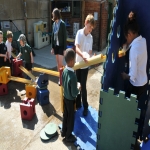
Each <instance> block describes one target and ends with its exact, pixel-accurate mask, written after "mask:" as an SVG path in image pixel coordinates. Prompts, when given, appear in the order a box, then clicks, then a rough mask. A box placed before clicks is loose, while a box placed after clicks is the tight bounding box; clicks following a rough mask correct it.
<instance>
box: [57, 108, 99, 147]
mask: <svg viewBox="0 0 150 150" xmlns="http://www.w3.org/2000/svg"><path fill="white" fill-rule="evenodd" d="M88 110H89V112H88V115H87V116H86V117H84V116H83V115H82V112H83V107H82V108H80V109H79V110H77V111H76V113H75V123H74V131H73V134H74V135H75V136H76V137H77V141H76V142H75V143H74V144H75V145H76V146H79V147H80V150H96V142H97V127H98V112H97V111H96V110H95V109H93V108H92V107H90V106H89V107H88ZM59 127H60V128H62V125H60V126H59Z"/></svg>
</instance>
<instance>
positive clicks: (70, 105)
mask: <svg viewBox="0 0 150 150" xmlns="http://www.w3.org/2000/svg"><path fill="white" fill-rule="evenodd" d="M65 103H66V108H67V113H68V114H67V132H66V139H68V138H69V137H70V136H72V131H73V128H74V103H75V101H74V100H66V99H65Z"/></svg>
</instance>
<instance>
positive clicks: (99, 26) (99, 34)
mask: <svg viewBox="0 0 150 150" xmlns="http://www.w3.org/2000/svg"><path fill="white" fill-rule="evenodd" d="M101 6H102V8H101ZM105 6H106V5H105V3H102V4H100V2H94V1H92V2H90V1H87V2H85V18H86V16H87V15H88V14H89V13H91V14H93V15H94V12H98V20H97V21H96V27H95V29H94V30H93V32H92V35H93V50H97V51H101V50H103V48H105V46H106V38H107V37H106V35H107V19H108V12H107V10H106V9H105ZM100 9H101V10H100ZM100 11H101V15H100Z"/></svg>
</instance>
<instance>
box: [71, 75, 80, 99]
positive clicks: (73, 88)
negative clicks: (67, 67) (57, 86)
mask: <svg viewBox="0 0 150 150" xmlns="http://www.w3.org/2000/svg"><path fill="white" fill-rule="evenodd" d="M78 93H79V89H78V88H77V78H76V76H75V77H74V78H72V79H71V95H72V97H77V95H78Z"/></svg>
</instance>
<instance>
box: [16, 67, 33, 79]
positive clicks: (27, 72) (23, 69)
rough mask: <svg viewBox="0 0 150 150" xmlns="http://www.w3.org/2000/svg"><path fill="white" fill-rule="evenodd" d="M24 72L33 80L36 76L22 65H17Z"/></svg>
mask: <svg viewBox="0 0 150 150" xmlns="http://www.w3.org/2000/svg"><path fill="white" fill-rule="evenodd" d="M19 68H20V69H21V70H22V71H23V72H24V73H25V74H27V75H28V76H29V77H30V78H31V79H32V80H33V81H35V80H36V77H35V76H34V75H33V74H32V73H31V72H29V71H28V70H27V69H25V68H24V67H23V66H20V67H19Z"/></svg>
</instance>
